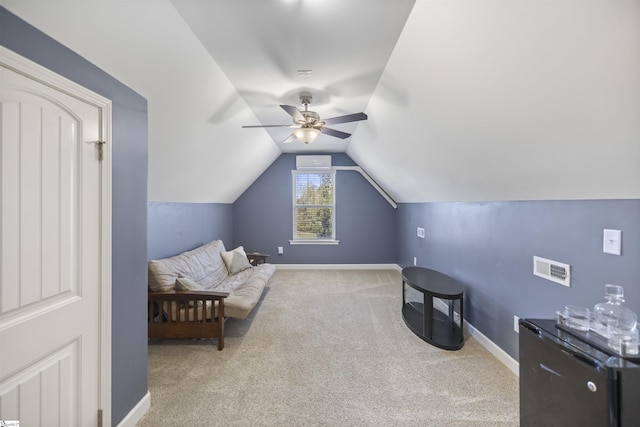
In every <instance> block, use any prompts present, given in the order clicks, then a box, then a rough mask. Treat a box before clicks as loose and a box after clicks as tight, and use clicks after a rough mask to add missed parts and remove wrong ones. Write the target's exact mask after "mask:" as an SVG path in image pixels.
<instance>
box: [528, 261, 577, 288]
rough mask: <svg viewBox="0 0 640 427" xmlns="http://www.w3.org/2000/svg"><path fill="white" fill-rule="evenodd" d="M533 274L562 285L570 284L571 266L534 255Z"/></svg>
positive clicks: (568, 285)
mask: <svg viewBox="0 0 640 427" xmlns="http://www.w3.org/2000/svg"><path fill="white" fill-rule="evenodd" d="M533 274H534V275H536V276H538V277H542V278H543V279H547V280H551V281H552V282H556V283H559V284H561V285H563V286H567V287H570V286H571V266H570V265H569V264H564V263H562V262H557V261H552V260H550V259H546V258H541V257H538V256H535V255H534V257H533Z"/></svg>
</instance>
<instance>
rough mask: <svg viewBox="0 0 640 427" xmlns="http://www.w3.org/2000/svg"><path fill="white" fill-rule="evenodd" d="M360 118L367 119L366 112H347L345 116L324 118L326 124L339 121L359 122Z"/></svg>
mask: <svg viewBox="0 0 640 427" xmlns="http://www.w3.org/2000/svg"><path fill="white" fill-rule="evenodd" d="M360 120H367V115H366V114H365V113H354V114H347V115H345V116H338V117H332V118H330V119H322V121H323V122H325V124H328V125H335V124H338V123H348V122H358V121H360Z"/></svg>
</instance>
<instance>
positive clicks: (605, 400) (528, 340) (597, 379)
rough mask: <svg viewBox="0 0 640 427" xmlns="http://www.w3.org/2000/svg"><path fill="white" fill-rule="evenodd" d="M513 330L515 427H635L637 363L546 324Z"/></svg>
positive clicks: (589, 336) (589, 335) (593, 338)
mask: <svg viewBox="0 0 640 427" xmlns="http://www.w3.org/2000/svg"><path fill="white" fill-rule="evenodd" d="M519 330H520V337H519V345H520V426H521V427H533V426H535V427H539V426H581V427H585V426H594V427H603V426H624V427H627V426H628V427H631V426H639V425H640V359H638V358H637V357H635V358H631V357H622V356H620V355H617V354H615V353H614V352H613V350H611V349H609V347H607V345H606V341H604V339H603V338H602V337H601V336H600V335H597V334H595V333H594V332H580V331H575V330H571V329H569V328H567V327H565V326H562V325H558V324H556V322H555V320H551V319H520V324H519Z"/></svg>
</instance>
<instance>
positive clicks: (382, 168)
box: [0, 0, 640, 203]
mask: <svg viewBox="0 0 640 427" xmlns="http://www.w3.org/2000/svg"><path fill="white" fill-rule="evenodd" d="M0 1H1V4H2V6H4V7H6V8H7V9H8V10H10V11H12V12H13V13H15V14H16V15H18V16H20V17H22V18H23V19H25V20H26V21H27V22H29V23H31V24H32V25H34V26H35V27H37V28H39V29H41V30H42V31H44V32H45V33H47V34H48V35H50V36H51V37H53V38H55V39H56V40H58V41H60V42H61V43H63V44H64V45H66V46H68V47H69V48H71V49H73V50H74V51H76V52H77V53H79V54H80V55H81V56H83V57H85V58H87V59H88V60H89V61H91V62H93V63H94V64H96V65H97V66H98V67H100V68H102V69H104V70H105V71H107V72H108V73H109V74H111V75H113V76H114V77H115V78H117V79H118V80H120V81H121V82H123V83H125V84H126V85H128V86H130V87H131V88H132V89H134V90H135V91H137V92H138V93H140V94H141V95H142V96H144V97H145V98H147V100H148V102H149V200H151V201H174V202H217V203H232V202H233V201H235V199H236V198H237V197H238V196H239V195H240V194H242V192H243V191H244V190H245V189H246V188H247V187H248V186H249V185H251V183H252V182H253V181H254V180H255V179H256V178H257V177H258V176H259V175H260V174H261V173H262V172H263V171H264V170H266V168H268V167H269V165H270V164H271V163H272V162H273V161H274V160H275V159H276V158H277V157H278V156H279V155H280V154H281V153H282V152H283V151H284V152H288V151H298V150H300V151H302V152H308V151H314V152H316V151H317V152H320V151H332V152H340V151H345V152H346V153H347V154H348V155H349V156H350V157H351V158H352V159H354V160H355V161H356V162H357V163H358V164H359V165H360V166H362V167H363V168H364V169H365V170H366V171H367V172H368V173H369V174H370V175H371V176H373V178H374V179H375V180H376V181H377V182H378V183H379V184H380V185H381V186H382V187H383V188H384V189H385V190H386V191H387V192H388V193H389V194H390V195H391V196H392V197H394V199H395V200H396V201H398V202H430V201H496V200H541V199H542V200H548V199H608V198H610V199H615V198H640V167H639V166H638V165H640V79H638V76H640V55H638V52H640V0H615V1H611V0H553V1H540V0H416V1H415V2H413V1H407V0H402V1H400V0H288V1H286V0H174V1H170V0H128V1H122V0H82V1H79V0H0ZM297 69H312V70H313V76H312V77H311V78H301V77H298V76H297V74H296V70H297ZM304 89H306V90H309V91H311V92H312V94H313V96H314V102H313V104H312V106H311V107H312V108H311V109H312V110H314V111H317V112H318V113H319V114H320V115H321V117H332V116H336V115H342V114H347V113H355V112H360V111H364V112H365V113H367V114H368V115H369V120H367V121H363V122H358V123H350V124H342V125H336V126H335V128H336V129H339V130H343V131H346V132H350V133H351V132H352V133H353V136H352V137H351V138H349V139H347V140H345V141H341V140H339V139H337V138H331V137H329V136H326V135H321V136H320V137H319V138H318V140H317V141H316V142H314V143H312V144H309V145H304V144H301V143H294V144H287V145H286V146H283V145H282V144H280V141H282V140H283V139H285V138H286V136H287V135H288V130H287V129H286V128H285V129H277V132H276V130H271V133H268V132H267V131H266V130H263V129H242V128H241V126H242V125H252V124H280V123H282V124H286V123H288V122H289V121H290V117H289V116H288V115H287V114H286V113H285V112H284V111H283V110H282V109H280V108H279V107H278V105H279V104H289V105H296V106H297V105H298V104H297V102H298V94H299V92H300V91H301V90H304Z"/></svg>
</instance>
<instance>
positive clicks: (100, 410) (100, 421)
mask: <svg viewBox="0 0 640 427" xmlns="http://www.w3.org/2000/svg"><path fill="white" fill-rule="evenodd" d="M98 427H102V409H98Z"/></svg>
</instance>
